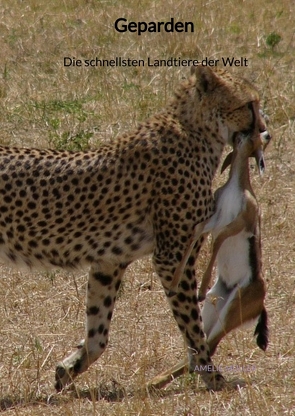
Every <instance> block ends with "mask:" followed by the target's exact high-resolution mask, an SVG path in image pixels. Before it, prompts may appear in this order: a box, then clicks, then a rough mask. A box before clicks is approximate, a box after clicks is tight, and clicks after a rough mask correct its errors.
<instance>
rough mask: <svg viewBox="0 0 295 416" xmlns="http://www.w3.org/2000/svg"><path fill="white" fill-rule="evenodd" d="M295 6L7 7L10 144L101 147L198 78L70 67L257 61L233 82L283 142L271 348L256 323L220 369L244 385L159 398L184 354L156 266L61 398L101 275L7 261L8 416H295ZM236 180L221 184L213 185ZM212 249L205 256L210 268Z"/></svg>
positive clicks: (271, 210)
mask: <svg viewBox="0 0 295 416" xmlns="http://www.w3.org/2000/svg"><path fill="white" fill-rule="evenodd" d="M294 12H295V6H294V2H293V1H291V0H289V1H288V0H282V1H280V2H278V1H270V0H268V1H266V0H259V1H257V0H256V1H253V0H249V1H241V0H239V1H237V2H235V1H233V0H232V1H229V0H227V1H223V2H217V1H202V0H197V1H195V0H188V1H185V2H184V1H180V0H178V1H172V0H168V1H165V2H164V1H159V2H156V1H149V0H144V1H141V2H140V1H132V0H126V1H111V0H110V1H98V0H97V1H95V0H85V1H82V0H81V1H78V0H77V1H74V0H71V1H70V0H63V1H56V0H53V1H51V2H48V1H45V0H28V1H21V0H2V1H1V10H0V107H1V111H0V121H1V144H11V145H12V144H13V145H18V146H35V147H55V148H59V149H64V148H68V149H80V148H83V149H84V148H88V147H98V146H100V144H101V143H103V142H105V141H108V140H112V139H113V138H114V137H116V136H117V135H119V134H120V133H122V132H124V131H126V130H129V129H131V128H132V127H133V126H134V125H135V124H136V123H137V122H138V121H140V120H143V119H145V118H146V117H147V116H149V115H150V114H152V113H154V112H156V111H158V110H159V109H160V108H161V107H162V106H164V105H165V103H166V102H167V100H168V98H169V96H170V95H171V93H172V90H173V88H174V86H175V85H176V84H177V83H178V81H179V80H180V79H181V78H182V77H183V76H186V75H187V74H188V72H189V70H188V69H187V68H183V67H180V68H176V67H173V68H167V67H166V68H165V67H164V68H153V67H147V66H145V67H143V68H142V67H138V68H136V67H133V68H132V67H129V68H127V67H125V68H120V67H118V68H116V67H114V68H110V67H109V68H107V67H105V68H84V67H82V68H77V67H74V68H65V67H64V66H63V58H64V56H70V57H76V58H80V59H90V58H95V57H96V56H97V57H100V58H102V59H111V58H113V57H116V56H122V57H124V58H133V59H139V58H141V59H145V60H147V57H149V56H150V57H152V58H155V59H164V58H166V59H167V58H169V57H176V58H178V57H181V58H184V59H185V58H195V59H203V58H205V57H214V58H215V59H220V58H221V57H232V56H235V57H237V58H239V57H245V58H247V59H248V61H249V66H248V67H243V68H232V70H233V71H235V72H237V73H240V74H241V75H243V76H245V77H247V78H249V79H250V80H252V81H254V82H255V83H256V85H257V86H258V88H259V90H260V92H261V102H262V106H263V108H264V109H265V111H266V112H267V114H268V115H269V117H270V125H269V130H270V131H271V133H272V135H273V140H272V143H271V145H270V146H269V148H268V150H267V152H266V163H267V170H266V174H265V176H264V177H263V178H262V179H261V178H259V177H258V175H257V173H256V172H255V170H254V169H253V174H252V178H253V186H254V189H255V190H256V194H257V198H258V200H259V202H260V205H261V210H262V242H263V264H264V274H265V279H266V281H267V287H268V295H267V300H266V304H267V309H268V311H269V323H270V345H269V347H268V350H267V352H266V353H263V352H261V351H260V350H259V349H258V348H257V347H256V344H255V342H254V339H253V337H252V334H253V327H251V329H247V330H240V331H237V332H235V333H234V334H232V335H229V336H227V338H226V339H224V340H223V341H222V343H221V344H220V346H219V348H218V350H217V352H216V354H215V357H214V363H215V365H222V366H233V365H235V366H238V367H243V366H244V367H245V366H248V368H251V371H248V372H244V373H243V371H242V370H241V369H238V371H237V372H234V371H233V370H230V369H228V370H227V371H225V372H224V375H225V376H226V377H227V378H228V379H231V378H234V377H236V376H238V377H239V378H245V379H246V380H247V381H248V383H249V384H248V386H247V387H246V388H243V389H240V390H238V391H235V392H218V393H210V392H207V391H206V390H205V388H204V385H203V384H202V382H201V381H200V380H199V378H198V376H195V377H190V376H186V377H182V378H181V379H179V380H177V381H175V382H174V383H172V384H171V385H170V386H169V387H168V388H167V389H166V390H164V391H161V392H159V393H157V394H149V393H148V392H146V391H145V389H144V385H145V382H146V381H147V380H149V379H150V378H151V377H153V376H155V375H156V374H158V373H159V372H161V371H163V370H164V369H166V368H168V367H169V366H171V365H172V364H174V363H176V362H177V361H178V359H180V358H181V357H182V356H183V354H184V345H183V341H182V338H181V336H180V334H179V332H178V330H177V328H176V324H175V323H174V320H173V318H172V316H171V313H170V310H169V308H168V305H167V303H166V300H165V298H164V295H163V291H162V289H161V286H160V284H159V281H158V280H157V277H156V276H155V275H154V273H153V270H152V267H151V263H150V260H149V259H145V260H142V261H139V262H137V263H136V264H134V265H132V266H131V267H130V268H129V270H128V273H127V275H126V279H125V283H124V285H123V289H122V290H121V292H120V297H119V299H118V301H117V304H116V310H115V314H114V319H113V323H112V327H111V333H110V342H109V346H108V348H107V351H106V352H105V354H104V355H103V356H102V357H101V359H100V360H99V361H98V362H97V363H96V364H95V365H93V366H92V368H91V369H90V370H89V371H88V372H87V373H85V374H83V375H82V376H80V377H79V378H78V379H77V381H76V383H75V389H74V390H73V391H72V392H66V393H64V394H55V391H54V388H53V378H54V369H55V364H56V363H57V362H58V361H59V360H60V359H62V358H63V357H64V356H66V355H67V354H68V353H69V352H70V351H71V350H72V349H73V348H75V346H76V345H77V342H78V341H79V339H81V338H82V337H83V336H84V318H85V316H84V315H85V312H84V295H85V285H86V279H87V272H86V271H81V272H78V273H76V274H72V275H71V274H66V273H64V272H61V271H58V270H57V271H54V272H47V273H44V272H38V273H37V272H32V273H28V272H24V271H22V272H20V271H15V270H11V269H10V268H8V267H6V266H5V267H4V266H3V267H2V266H1V277H2V278H1V283H0V319H1V328H0V334H1V346H0V356H1V362H0V371H1V378H0V409H1V410H2V411H3V412H6V414H7V415H8V414H9V415H10V414H13V415H19V414H21V415H61V414H62V415H91V414H95V415H96V414H97V415H116V416H117V415H144V416H147V415H168V414H169V415H213V414H214V415H236V414H243V415H253V414H255V415H269V416H270V415H282V414H284V415H293V414H295V395H294V391H295V381H294V379H295V360H294V356H295V347H294V338H295V335H294V324H295V310H294V309H295V308H294V303H295V293H294V292H295V286H294V278H293V274H294V273H293V269H294V258H295V242H294V227H293V224H294V218H295V201H294V199H295V198H294V190H295V161H294V156H293V154H294V140H295V131H294V130H295V125H294V123H295V121H294V120H295V83H294V77H295V66H294V57H295V39H294ZM118 17H126V18H127V19H129V20H133V21H138V20H142V21H158V20H159V21H166V20H169V19H170V17H174V18H175V19H176V20H181V21H193V22H194V24H195V33H193V34H181V33H176V34H172V33H171V34H165V33H160V34H153V33H148V34H142V35H141V36H137V35H136V34H135V33H134V34H131V33H124V34H123V33H121V34H120V33H117V32H116V31H115V30H114V28H113V23H114V21H115V20H116V19H117V18H118ZM224 180H225V177H221V178H219V177H217V180H216V183H215V185H214V186H217V185H218V184H219V183H221V182H223V181H224ZM208 247H209V245H208V244H207V245H206V246H204V249H203V250H202V253H201V255H200V257H199V260H198V263H197V267H198V270H199V274H200V273H201V271H202V270H204V267H205V264H206V253H208Z"/></svg>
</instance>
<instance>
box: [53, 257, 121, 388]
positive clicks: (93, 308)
mask: <svg viewBox="0 0 295 416" xmlns="http://www.w3.org/2000/svg"><path fill="white" fill-rule="evenodd" d="M125 269H126V265H119V266H114V265H111V264H110V263H106V262H100V263H99V266H92V267H91V269H90V272H89V280H88V288H87V297H86V315H87V324H86V337H85V341H82V343H81V344H80V345H79V347H78V349H77V350H76V351H75V352H73V353H72V354H71V355H70V356H69V357H67V358H65V359H64V360H63V361H62V362H60V363H59V364H58V365H57V367H56V373H55V380H56V384H55V388H56V390H57V391H60V390H62V389H63V388H64V387H65V386H66V385H68V384H70V383H72V381H73V380H74V379H75V377H76V376H77V375H78V374H81V373H83V372H84V371H86V370H87V368H88V367H89V366H90V365H91V364H92V363H93V362H94V361H96V360H97V359H98V358H99V357H100V355H101V354H102V353H103V352H104V350H105V348H106V346H107V343H108V333H109V327H110V323H111V318H112V314H113V309H114V304H115V300H116V294H117V291H118V289H119V287H120V283H121V279H122V276H123V274H124V272H125Z"/></svg>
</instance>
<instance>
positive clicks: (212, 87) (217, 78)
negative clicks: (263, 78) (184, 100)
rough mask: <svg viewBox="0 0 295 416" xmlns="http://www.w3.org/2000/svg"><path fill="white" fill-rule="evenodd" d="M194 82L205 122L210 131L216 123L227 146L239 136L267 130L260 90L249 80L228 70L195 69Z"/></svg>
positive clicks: (257, 133) (256, 133)
mask: <svg viewBox="0 0 295 416" xmlns="http://www.w3.org/2000/svg"><path fill="white" fill-rule="evenodd" d="M192 79H193V80H194V82H195V88H196V91H197V94H198V96H199V99H200V101H199V102H200V106H199V111H201V116H202V120H203V121H204V122H205V123H206V124H207V126H208V127H209V128H210V129H211V130H212V125H214V123H215V126H216V130H217V131H218V133H219V137H221V138H222V139H223V141H224V143H229V144H233V142H232V141H233V137H234V136H235V135H236V134H237V133H243V134H247V135H251V136H253V135H254V136H255V135H256V136H259V135H260V133H263V132H265V131H266V124H265V120H264V118H263V117H262V115H261V113H260V111H259V94H258V91H257V89H256V88H255V87H254V86H253V85H252V84H251V83H250V82H249V81H247V80H246V79H244V78H240V77H238V76H236V75H234V74H231V73H229V72H228V71H226V70H225V69H220V68H215V69H214V70H213V69H211V68H210V67H201V66H198V67H194V69H192Z"/></svg>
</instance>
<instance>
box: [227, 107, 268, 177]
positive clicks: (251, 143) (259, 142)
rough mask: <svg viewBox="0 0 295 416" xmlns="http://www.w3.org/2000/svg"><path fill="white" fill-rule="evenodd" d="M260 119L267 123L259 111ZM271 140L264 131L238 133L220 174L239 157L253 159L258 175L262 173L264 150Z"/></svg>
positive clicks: (263, 168)
mask: <svg viewBox="0 0 295 416" xmlns="http://www.w3.org/2000/svg"><path fill="white" fill-rule="evenodd" d="M260 115H261V117H262V118H263V119H264V120H266V121H267V119H266V117H267V116H265V115H264V114H263V113H262V111H261V110H260ZM270 140H271V136H270V134H269V132H268V131H267V130H266V129H264V130H263V131H261V132H254V131H253V132H238V133H235V135H234V137H233V143H232V144H233V151H232V152H231V153H229V154H228V155H227V157H226V158H225V160H224V162H223V165H222V168H221V172H223V171H224V170H225V169H226V168H227V167H228V166H229V165H230V164H231V163H232V162H233V160H234V159H235V158H236V157H237V156H238V155H239V156H240V157H243V158H249V157H254V158H255V160H256V164H257V166H258V170H259V173H260V174H263V173H264V170H265V162H264V150H265V148H266V147H267V145H268V144H269V142H270Z"/></svg>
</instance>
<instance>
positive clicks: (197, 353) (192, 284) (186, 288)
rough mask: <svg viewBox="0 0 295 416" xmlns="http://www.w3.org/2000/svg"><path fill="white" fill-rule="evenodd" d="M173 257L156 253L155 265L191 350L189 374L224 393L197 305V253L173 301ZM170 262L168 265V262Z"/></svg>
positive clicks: (175, 264) (187, 267) (185, 271)
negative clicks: (195, 265) (194, 374)
mask: <svg viewBox="0 0 295 416" xmlns="http://www.w3.org/2000/svg"><path fill="white" fill-rule="evenodd" d="M169 254H170V256H169ZM169 257H170V258H169ZM171 257H172V256H171V252H170V253H168V252H167V253H166V254H165V253H161V254H160V253H155V255H154V264H155V268H156V271H157V273H158V275H159V276H160V278H161V281H162V284H163V286H164V288H166V294H167V296H168V301H169V303H170V306H171V309H172V312H173V315H174V318H175V319H176V322H177V324H178V327H179V329H180V331H181V332H182V335H183V337H184V339H185V342H186V345H187V347H188V361H189V372H194V371H196V372H198V373H199V374H200V375H201V377H202V378H203V380H204V382H205V384H206V386H207V388H208V389H210V390H221V389H223V388H224V387H225V385H226V382H225V379H224V378H223V376H222V375H221V374H220V372H219V371H217V370H216V367H214V365H213V363H212V361H211V358H210V351H209V347H208V345H207V340H206V335H205V333H204V328H203V323H202V317H201V311H200V308H199V304H198V301H197V293H196V291H197V283H196V278H195V270H194V259H195V250H194V253H193V255H192V256H191V257H190V258H189V260H188V263H187V265H186V268H185V270H184V273H183V276H182V278H181V281H180V284H179V288H178V292H177V295H176V296H174V297H169V287H170V283H171V280H172V277H173V273H174V270H175V268H176V266H177V264H178V261H177V257H175V261H174V262H173V261H171ZM168 258H169V261H167V259H168ZM169 263H170V265H169Z"/></svg>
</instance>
